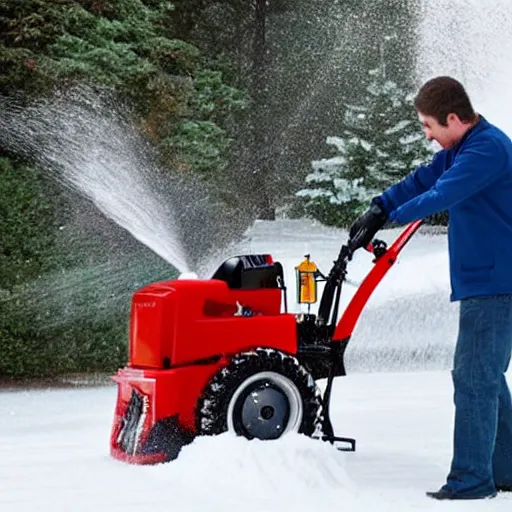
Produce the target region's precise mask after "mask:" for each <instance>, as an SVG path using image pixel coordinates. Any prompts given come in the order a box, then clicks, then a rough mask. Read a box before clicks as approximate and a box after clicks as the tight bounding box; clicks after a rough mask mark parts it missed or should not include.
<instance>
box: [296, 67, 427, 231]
mask: <svg viewBox="0 0 512 512" xmlns="http://www.w3.org/2000/svg"><path fill="white" fill-rule="evenodd" d="M369 78H370V85H369V86H368V87H367V88H366V90H365V94H364V96H363V97H362V98H361V101H360V102H359V103H358V104H355V105H354V104H351V105H346V112H345V116H344V126H343V129H342V135H341V136H340V137H328V138H327V141H326V142H327V144H330V145H333V146H335V147H336V152H335V154H334V156H333V157H332V158H328V159H323V160H318V161H315V162H313V164H312V171H311V172H310V173H309V174H308V176H307V177H306V184H307V187H306V188H305V189H302V190H300V191H299V192H298V193H297V195H298V196H299V197H302V198H304V199H305V200H306V204H305V208H306V211H307V212H308V213H309V214H310V215H312V216H313V217H315V218H317V219H318V220H320V221H321V222H324V223H325V224H328V225H337V226H343V225H347V224H349V223H350V222H351V221H352V220H353V219H354V218H355V217H356V216H357V215H359V214H360V213H361V212H362V211H363V210H364V209H365V208H366V207H367V205H368V201H369V200H370V199H371V198H372V197H373V196H375V195H377V194H379V193H380V192H382V191H383V190H384V189H385V188H387V187H388V186H390V185H392V184H393V183H396V182H397V181H398V180H400V179H402V178H404V177H405V176H406V175H407V174H409V173H410V172H411V171H412V170H413V169H415V168H416V167H417V166H419V165H421V164H422V163H424V162H425V161H426V160H427V159H428V157H429V155H430V154H431V151H430V148H429V145H428V143H427V141H426V140H425V138H424V135H423V133H422V130H421V127H420V125H419V123H418V119H417V117H416V113H415V109H414V105H413V95H412V94H411V92H410V91H409V90H407V89H405V88H401V87H399V86H398V85H397V84H396V83H394V82H393V81H391V80H388V79H387V78H386V72H385V65H384V64H381V66H380V67H378V68H376V69H373V70H371V71H370V72H369Z"/></svg>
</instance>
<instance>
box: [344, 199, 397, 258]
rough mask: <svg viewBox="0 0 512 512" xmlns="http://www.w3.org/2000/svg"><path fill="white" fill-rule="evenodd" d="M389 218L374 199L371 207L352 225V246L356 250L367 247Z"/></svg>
mask: <svg viewBox="0 0 512 512" xmlns="http://www.w3.org/2000/svg"><path fill="white" fill-rule="evenodd" d="M387 219H388V214H387V213H386V212H385V211H384V209H383V208H382V207H381V206H380V205H379V204H378V203H377V202H375V201H373V202H372V204H371V206H370V208H369V209H368V210H367V211H366V212H365V213H364V214H363V215H361V217H359V218H358V219H357V220H356V221H355V222H354V223H353V224H352V226H350V231H349V236H350V240H349V246H350V248H351V249H352V250H353V251H356V250H357V249H359V248H361V247H367V246H368V244H369V243H370V242H371V241H372V240H373V237H374V236H375V234H376V233H377V231H379V229H381V228H382V227H383V226H384V224H386V221H387Z"/></svg>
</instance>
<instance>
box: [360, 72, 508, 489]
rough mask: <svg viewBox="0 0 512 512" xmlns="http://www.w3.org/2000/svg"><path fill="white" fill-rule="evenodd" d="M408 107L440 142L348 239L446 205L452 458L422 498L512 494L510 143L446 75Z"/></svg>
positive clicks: (365, 239) (364, 238)
mask: <svg viewBox="0 0 512 512" xmlns="http://www.w3.org/2000/svg"><path fill="white" fill-rule="evenodd" d="M415 107H416V110H417V112H418V117H419V119H420V122H421V123H422V125H423V130H424V132H425V135H426V137H427V139H428V140H436V141H437V142H438V143H439V144H440V145H441V147H442V148H443V149H442V150H441V151H439V152H438V153H437V154H436V155H435V156H434V158H433V160H432V162H431V163H430V164H429V165H425V166H422V167H419V168H418V169H416V170H415V171H414V172H412V173H411V174H410V175H409V176H407V177H406V178H405V179H404V180H402V181H400V182H399V183H397V184H395V185H393V186H392V187H390V188H389V189H387V190H386V191H385V192H383V193H382V195H380V196H378V197H376V198H374V199H373V201H372V204H371V206H370V209H369V210H368V211H367V212H366V213H365V214H364V215H363V216H362V217H360V218H359V219H358V220H356V222H355V223H354V224H353V225H352V226H351V228H350V243H351V244H352V246H353V248H354V249H358V248H360V247H365V246H366V245H368V243H370V241H371V240H372V239H373V237H374V235H375V233H376V232H377V231H378V230H379V229H381V228H382V227H383V226H384V224H385V223H386V222H387V221H391V222H397V223H400V224H405V223H409V222H412V221H414V220H417V219H422V218H425V217H427V216H428V215H431V214H433V213H437V212H441V211H444V210H448V213H449V231H448V247H449V256H450V281H451V290H452V293H451V300H452V301H460V313H459V333H458V338H457V345H456V349H455V355H454V362H453V370H452V378H453V385H454V404H455V427H454V439H453V459H452V463H451V468H450V472H449V474H448V478H447V482H446V484H445V485H444V486H442V487H441V489H440V490H439V491H435V492H428V493H427V495H428V496H430V497H432V498H437V499H478V498H492V497H494V496H496V491H497V490H498V491H500V490H501V491H512V401H511V396H510V391H509V388H508V386H507V382H506V379H505V372H506V371H507V368H508V364H509V361H510V354H511V348H512V142H511V141H510V139H509V138H508V137H507V136H506V135H505V134H504V133H503V132H502V131H500V130H499V129H498V128H496V127H495V126H493V125H492V124H490V123H489V122H488V121H487V120H486V119H484V118H483V117H482V116H481V115H479V114H476V113H475V112H474V110H473V107H472V105H471V102H470V100H469V98H468V96H467V94H466V91H465V90H464V87H463V86H462V85H461V84H460V83H459V82H458V81H456V80H454V79H453V78H449V77H437V78H434V79H432V80H429V81H428V82H427V83H426V84H424V85H423V86H422V87H421V89H420V91H419V93H418V95H417V97H416V100H415Z"/></svg>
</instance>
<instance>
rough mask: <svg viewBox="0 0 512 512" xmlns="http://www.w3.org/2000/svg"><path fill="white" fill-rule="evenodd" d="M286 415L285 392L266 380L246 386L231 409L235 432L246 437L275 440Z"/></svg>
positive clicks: (282, 426)
mask: <svg viewBox="0 0 512 512" xmlns="http://www.w3.org/2000/svg"><path fill="white" fill-rule="evenodd" d="M289 418H290V402H289V400H288V397H287V395H286V393H285V392H284V391H283V390H282V389H281V388H280V387H278V386H276V385H275V384H274V383H272V382H270V381H268V380H258V381H256V382H253V383H252V384H251V385H249V386H247V388H246V389H244V391H243V392H242V393H241V394H240V396H239V397H238V399H237V401H236V403H235V407H234V409H233V423H234V427H235V431H236V433H237V434H238V435H243V436H244V437H247V438H248V439H253V438H258V439H277V438H278V437H280V436H281V435H282V433H283V432H284V431H285V429H286V426H287V424H288V420H289Z"/></svg>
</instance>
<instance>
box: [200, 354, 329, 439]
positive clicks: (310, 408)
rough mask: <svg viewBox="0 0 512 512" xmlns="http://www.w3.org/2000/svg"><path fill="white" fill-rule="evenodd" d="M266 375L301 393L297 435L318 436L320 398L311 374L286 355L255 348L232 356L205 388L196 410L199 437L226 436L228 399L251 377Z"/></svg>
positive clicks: (293, 358) (294, 359)
mask: <svg viewBox="0 0 512 512" xmlns="http://www.w3.org/2000/svg"><path fill="white" fill-rule="evenodd" d="M269 371H270V372H275V373H278V374H280V375H283V376H284V377H287V378H288V379H289V380H290V381H291V382H292V383H293V384H294V385H295V386H296V387H297V389H298V391H299V393H300V396H301V399H302V410H303V414H302V422H301V424H300V427H299V430H298V432H299V433H301V434H305V435H307V436H312V435H313V434H315V432H318V429H319V425H321V420H322V418H321V410H322V409H321V403H322V397H321V394H320V390H319V389H318V387H317V385H316V383H315V381H314V379H313V377H312V376H311V374H310V373H309V372H308V371H307V370H306V369H305V368H304V367H303V366H302V365H301V364H300V363H299V361H298V360H297V359H296V358H295V357H293V356H291V355H289V354H285V353H284V352H281V351H279V350H275V349H271V348H257V349H255V350H253V351H251V352H242V353H240V354H237V355H236V356H234V357H233V358H232V359H231V361H230V362H229V364H228V365H227V366H225V367H223V368H221V369H220V370H219V371H218V372H217V373H216V374H215V375H214V377H213V378H212V379H211V381H210V382H209V383H208V384H207V385H206V387H205V389H204V390H203V393H202V394H201V397H200V398H199V400H198V403H197V409H196V430H197V432H198V434H199V435H217V434H221V433H223V432H226V431H227V429H228V421H227V414H228V406H229V402H230V400H231V397H232V396H233V395H234V394H235V392H236V391H237V389H239V388H240V387H241V386H242V385H243V384H244V382H245V381H246V380H247V379H249V378H250V377H251V376H253V375H255V374H257V373H260V372H269Z"/></svg>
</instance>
